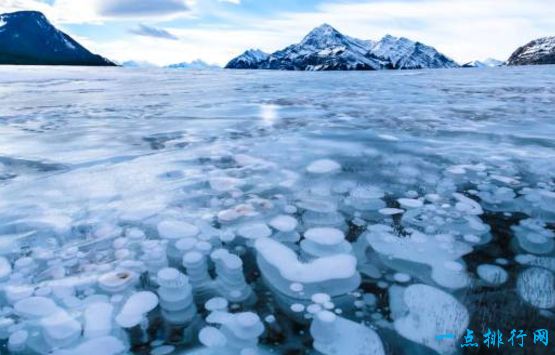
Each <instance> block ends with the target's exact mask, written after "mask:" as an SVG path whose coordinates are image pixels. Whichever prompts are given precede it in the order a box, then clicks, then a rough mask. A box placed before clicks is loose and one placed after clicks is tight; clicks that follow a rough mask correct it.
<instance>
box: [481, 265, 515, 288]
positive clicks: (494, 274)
mask: <svg viewBox="0 0 555 355" xmlns="http://www.w3.org/2000/svg"><path fill="white" fill-rule="evenodd" d="M476 272H477V273H478V276H480V278H481V279H482V280H484V281H485V282H487V283H489V284H491V285H501V284H503V283H505V282H507V280H508V278H509V275H508V274H507V272H506V271H505V270H503V268H501V267H499V266H497V265H493V264H482V265H479V266H478V268H477V269H476Z"/></svg>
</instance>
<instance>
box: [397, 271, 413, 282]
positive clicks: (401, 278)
mask: <svg viewBox="0 0 555 355" xmlns="http://www.w3.org/2000/svg"><path fill="white" fill-rule="evenodd" d="M393 279H394V280H395V281H397V282H401V283H406V282H409V281H410V279H411V277H410V275H408V274H404V273H401V272H397V273H395V274H394V275H393Z"/></svg>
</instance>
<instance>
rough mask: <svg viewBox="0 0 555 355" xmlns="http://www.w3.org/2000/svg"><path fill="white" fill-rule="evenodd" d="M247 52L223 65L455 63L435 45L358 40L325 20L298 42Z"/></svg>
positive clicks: (403, 65)
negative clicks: (267, 50)
mask: <svg viewBox="0 0 555 355" xmlns="http://www.w3.org/2000/svg"><path fill="white" fill-rule="evenodd" d="M248 52H249V51H247V52H245V53H244V54H242V55H241V56H239V57H237V58H235V59H233V60H232V61H230V62H229V63H228V65H227V66H226V68H232V69H278V70H379V69H420V68H452V67H457V66H458V65H457V64H456V63H455V62H454V61H452V60H451V59H449V58H447V57H446V56H444V55H443V54H441V53H439V52H438V51H436V50H435V49H434V48H432V47H429V46H426V45H424V44H422V43H419V42H414V41H411V40H408V39H406V38H397V37H393V36H390V35H387V36H385V37H384V38H382V39H381V40H380V41H377V42H376V41H371V40H361V39H357V38H353V37H349V36H345V35H343V34H342V33H340V32H339V31H337V30H336V29H335V28H333V27H332V26H330V25H328V24H323V25H321V26H318V27H316V28H315V29H313V30H312V31H310V32H309V33H308V34H307V35H306V36H305V37H304V38H303V39H302V41H301V42H299V43H298V44H293V45H290V46H288V47H286V48H285V49H282V50H279V51H277V52H274V53H272V54H270V55H266V56H265V57H264V56H260V57H258V58H256V60H253V59H251V58H250V57H249V56H247V54H248ZM248 59H250V60H248ZM245 63H248V65H246V64H245Z"/></svg>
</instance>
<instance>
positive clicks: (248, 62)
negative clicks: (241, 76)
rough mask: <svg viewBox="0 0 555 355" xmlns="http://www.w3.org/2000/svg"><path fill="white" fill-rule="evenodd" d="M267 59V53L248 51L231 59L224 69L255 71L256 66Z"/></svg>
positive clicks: (257, 50)
mask: <svg viewBox="0 0 555 355" xmlns="http://www.w3.org/2000/svg"><path fill="white" fill-rule="evenodd" d="M267 58H268V53H265V52H263V51H261V50H259V49H249V50H247V51H246V52H244V53H243V54H241V55H240V56H238V57H236V58H234V59H232V60H231V61H230V62H229V63H228V64H227V65H226V66H225V67H226V68H232V69H257V67H258V65H259V64H260V63H261V62H263V61H265V60H266V59H267Z"/></svg>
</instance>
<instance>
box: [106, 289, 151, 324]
mask: <svg viewBox="0 0 555 355" xmlns="http://www.w3.org/2000/svg"><path fill="white" fill-rule="evenodd" d="M156 306H158V297H157V296H156V294H154V293H152V292H150V291H141V292H137V293H134V294H132V295H131V297H129V298H128V299H127V301H126V302H125V304H124V305H123V308H122V309H121V311H120V313H119V314H118V316H117V317H116V322H117V323H118V324H119V325H120V326H121V327H123V328H130V327H133V326H135V325H137V324H139V322H140V321H141V320H142V318H143V316H144V315H145V314H146V313H148V312H150V311H152V310H153V309H154V308H156Z"/></svg>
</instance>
